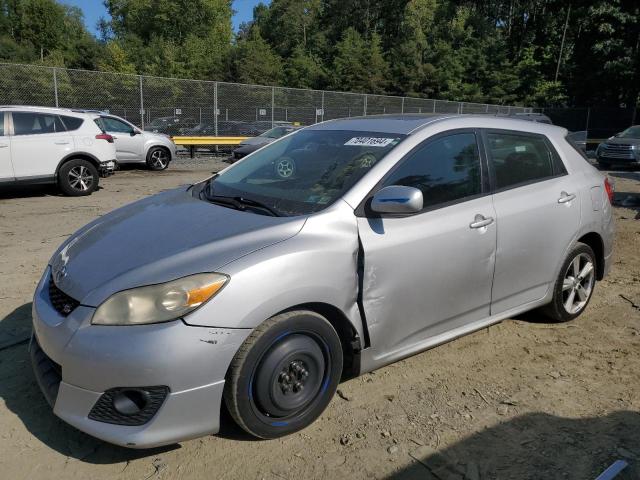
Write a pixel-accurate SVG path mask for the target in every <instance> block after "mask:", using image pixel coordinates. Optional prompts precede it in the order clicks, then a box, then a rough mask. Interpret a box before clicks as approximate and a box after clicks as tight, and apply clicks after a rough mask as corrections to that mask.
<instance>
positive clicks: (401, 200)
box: [371, 185, 424, 214]
mask: <svg viewBox="0 0 640 480" xmlns="http://www.w3.org/2000/svg"><path fill="white" fill-rule="evenodd" d="M423 202H424V200H423V198H422V192H421V191H420V190H418V189H417V188H414V187H406V186H402V185H390V186H388V187H384V188H382V189H380V190H378V192H377V193H376V194H375V195H374V196H373V199H372V200H371V210H373V211H374V212H376V213H396V214H410V213H418V212H419V211H421V210H422V205H423Z"/></svg>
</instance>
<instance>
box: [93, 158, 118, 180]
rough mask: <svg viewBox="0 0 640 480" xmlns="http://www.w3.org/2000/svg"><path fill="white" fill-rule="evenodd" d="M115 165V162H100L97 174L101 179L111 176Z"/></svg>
mask: <svg viewBox="0 0 640 480" xmlns="http://www.w3.org/2000/svg"><path fill="white" fill-rule="evenodd" d="M116 165H117V163H116V161H115V160H108V161H106V162H100V167H99V168H98V174H99V175H100V176H101V177H103V178H104V177H108V176H110V175H113V172H114V171H115V169H116Z"/></svg>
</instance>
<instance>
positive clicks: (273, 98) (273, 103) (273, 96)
mask: <svg viewBox="0 0 640 480" xmlns="http://www.w3.org/2000/svg"><path fill="white" fill-rule="evenodd" d="M275 108H276V87H271V128H273V112H274V110H275Z"/></svg>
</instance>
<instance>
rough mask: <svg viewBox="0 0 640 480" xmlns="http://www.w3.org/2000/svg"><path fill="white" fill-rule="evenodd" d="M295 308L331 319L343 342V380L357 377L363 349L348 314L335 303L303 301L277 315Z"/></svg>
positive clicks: (330, 321)
mask: <svg viewBox="0 0 640 480" xmlns="http://www.w3.org/2000/svg"><path fill="white" fill-rule="evenodd" d="M295 310H308V311H311V312H315V313H317V314H319V315H322V316H323V317H324V318H326V319H327V320H328V321H329V323H330V324H331V326H333V328H335V330H336V332H337V333H338V337H340V343H341V344H342V355H343V367H342V380H346V379H349V378H353V377H357V376H358V375H359V374H360V352H361V350H362V344H361V341H360V336H359V335H358V331H357V330H356V328H355V326H354V325H353V324H352V323H351V321H350V320H349V318H348V317H347V315H346V314H345V313H344V312H343V311H342V310H340V309H339V308H338V307H336V306H335V305H331V304H330V303H325V302H308V303H301V304H298V305H294V306H292V307H289V308H286V309H284V310H281V311H280V312H278V313H276V314H275V315H280V314H281V313H285V312H292V311H295ZM275 315H273V316H275ZM265 320H266V319H265Z"/></svg>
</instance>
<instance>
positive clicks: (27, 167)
mask: <svg viewBox="0 0 640 480" xmlns="http://www.w3.org/2000/svg"><path fill="white" fill-rule="evenodd" d="M98 118H99V115H98V114H93V113H84V112H76V111H73V110H67V109H62V108H49V107H27V106H5V107H0V185H6V184H9V183H56V184H57V185H58V187H59V188H60V190H62V192H63V193H64V194H66V195H71V196H79V195H90V194H91V193H93V192H94V191H95V190H96V189H97V188H98V181H99V177H100V176H102V177H105V176H108V175H111V174H112V173H113V170H114V167H115V158H116V149H115V146H114V143H113V137H112V136H111V135H109V134H107V133H105V132H104V131H103V130H101V129H100V127H99V126H98V125H97V124H96V122H95V120H96V119H98Z"/></svg>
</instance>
